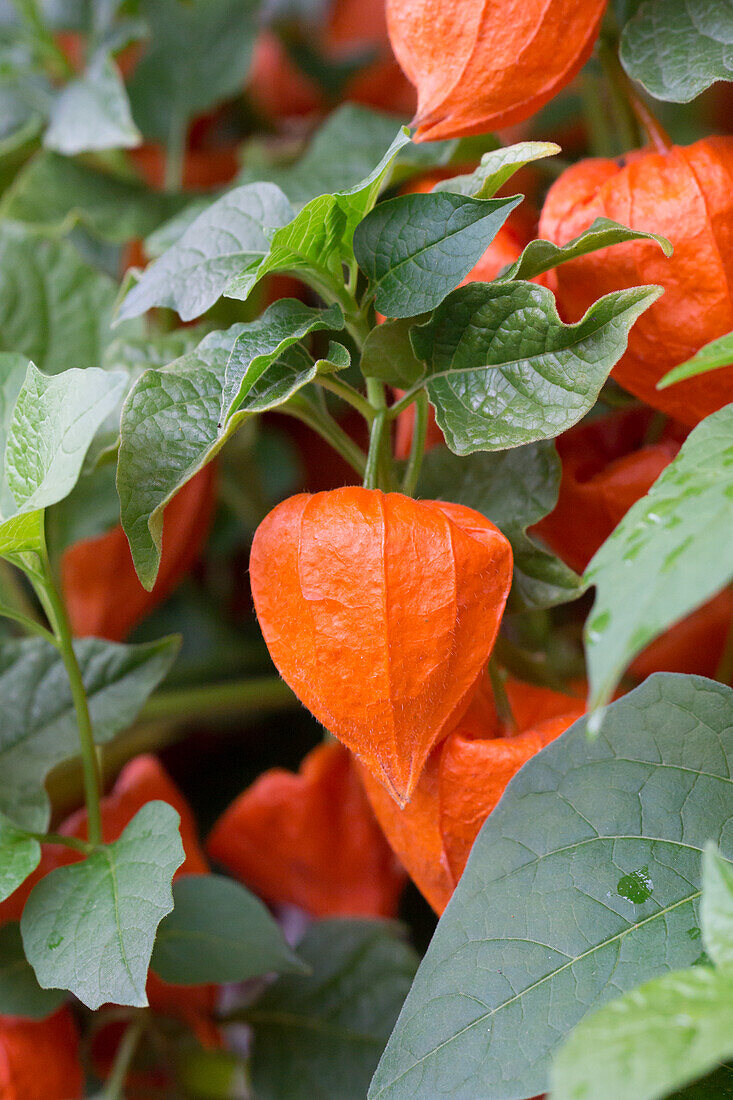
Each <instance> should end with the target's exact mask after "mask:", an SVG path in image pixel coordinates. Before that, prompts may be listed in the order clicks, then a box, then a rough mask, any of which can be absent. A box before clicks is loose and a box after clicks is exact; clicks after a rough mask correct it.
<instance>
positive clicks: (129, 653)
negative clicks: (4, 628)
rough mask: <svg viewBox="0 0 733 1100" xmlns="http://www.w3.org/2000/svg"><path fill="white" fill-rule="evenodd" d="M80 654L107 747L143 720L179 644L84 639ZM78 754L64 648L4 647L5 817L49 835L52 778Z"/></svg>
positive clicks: (39, 642)
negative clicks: (62, 654) (47, 784)
mask: <svg viewBox="0 0 733 1100" xmlns="http://www.w3.org/2000/svg"><path fill="white" fill-rule="evenodd" d="M74 650H75V652H76V656H77V660H78V661H79V665H80V667H81V671H82V677H83V680H84V686H85V688H86V691H87V695H88V698H89V710H90V714H91V718H92V724H93V726H94V735H95V739H96V741H97V743H98V744H100V745H103V744H105V743H107V742H108V741H111V740H112V738H113V737H114V736H115V735H116V734H117V733H119V732H120V731H121V730H123V729H126V728H127V727H128V726H129V725H131V723H132V722H133V721H134V720H135V718H136V716H137V714H138V712H139V710H140V708H141V707H142V705H143V703H144V702H145V700H146V699H147V698H148V696H149V695H150V694H151V692H153V691H154V690H155V688H156V687H157V686H158V684H159V683H160V682H161V680H162V679H163V678H164V676H165V675H166V674H167V672H168V670H169V669H170V667H171V665H172V664H173V661H174V659H175V656H176V653H177V651H178V640H177V639H175V638H165V639H163V640H162V641H160V642H150V643H148V644H146V645H115V644H113V643H112V642H105V641H102V640H101V639H98V638H83V639H81V640H80V641H77V642H75V643H74ZM78 752H79V734H78V731H77V725H76V716H75V710H74V704H73V700H72V698H71V689H70V687H69V682H68V677H67V675H66V670H65V668H64V664H63V661H62V660H61V657H60V655H59V653H58V652H57V650H55V649H54V648H53V646H51V645H49V644H48V643H47V642H45V641H43V639H41V638H27V639H23V640H20V641H18V640H10V639H9V640H6V641H3V642H2V643H0V813H3V814H5V815H7V817H8V818H10V820H11V821H12V822H13V823H14V824H15V825H17V826H18V827H20V828H23V829H28V830H29V831H32V832H43V831H44V830H45V829H46V828H47V827H48V822H49V817H50V807H49V802H48V796H47V794H46V791H45V789H44V786H43V784H44V781H45V779H46V776H47V775H48V773H49V772H50V771H51V769H52V768H53V767H55V765H56V764H59V763H61V761H62V760H67V759H69V758H71V757H74V756H77V755H78Z"/></svg>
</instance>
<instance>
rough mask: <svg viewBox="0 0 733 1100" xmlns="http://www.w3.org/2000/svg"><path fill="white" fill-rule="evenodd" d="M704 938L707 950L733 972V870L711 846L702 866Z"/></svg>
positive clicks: (711, 845)
mask: <svg viewBox="0 0 733 1100" xmlns="http://www.w3.org/2000/svg"><path fill="white" fill-rule="evenodd" d="M702 882H703V890H702V903H701V905H700V917H701V920H702V938H703V943H704V944H705V950H706V951H707V953H708V955H709V956H710V958H711V959H712V960H713V962H714V963H715V965H716V966H717V967H719V968H720V969H725V970H730V969H733V866H731V864H730V863H729V862H728V861H727V860H725V859H721V857H720V854H719V852H718V850H717V848H716V847H715V845H714V844H713V843H712V842H711V843H710V844H708V845H707V847H706V849H705V855H704V856H703V864H702Z"/></svg>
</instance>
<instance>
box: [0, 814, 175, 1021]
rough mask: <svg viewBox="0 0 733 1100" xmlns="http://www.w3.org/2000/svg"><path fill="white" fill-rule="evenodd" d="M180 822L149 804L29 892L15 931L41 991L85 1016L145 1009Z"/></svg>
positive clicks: (169, 902)
mask: <svg viewBox="0 0 733 1100" xmlns="http://www.w3.org/2000/svg"><path fill="white" fill-rule="evenodd" d="M179 822H180V818H179V816H178V814H177V812H176V811H175V810H174V809H173V807H172V806H169V805H168V803H167V802H148V803H147V804H146V805H145V806H143V808H142V809H141V810H138V812H137V813H136V814H135V816H134V817H133V819H132V821H131V822H130V824H129V825H128V826H127V828H126V829H125V830H124V832H123V833H122V835H121V836H120V838H119V840H116V841H114V843H113V844H104V845H102V846H100V847H99V848H96V849H95V850H94V851H93V852H92V853H91V855H88V856H87V857H86V859H84V860H83V862H81V863H73V864H71V865H70V866H68V867H59V868H57V869H56V870H55V871H51V872H50V873H49V874H48V875H46V876H45V878H42V879H41V881H40V882H39V883H37V884H36V886H34V888H33V890H32V891H31V895H30V897H29V898H28V901H27V902H26V905H25V909H24V910H23V916H22V918H21V922H20V931H21V934H22V936H23V946H24V948H25V953H26V957H27V959H28V962H29V963H30V964H31V966H32V967H33V969H34V971H35V973H36V977H37V978H38V982H39V985H40V986H41V987H42V988H43V989H68V990H70V991H71V992H72V993H73V994H74V996H75V997H78V998H79V1000H80V1001H81V1002H82V1003H83V1004H85V1005H86V1006H87V1008H90V1009H92V1010H94V1009H97V1008H99V1007H100V1005H103V1004H106V1003H107V1002H110V1003H112V1004H118V1005H136V1006H140V1007H142V1006H144V1005H147V1003H148V998H147V994H146V992H145V982H146V980H147V976H148V966H149V964H150V956H151V954H152V951H153V943H154V942H155V933H156V931H157V928H158V925H159V924H160V921H161V920H162V919H163V917H164V916H165V915H166V914H167V913H170V911H171V909H172V908H173V892H172V890H171V882H172V880H173V875H174V873H175V871H176V870H177V868H178V867H180V866H181V864H182V863H183V861H184V859H185V853H184V851H183V844H182V843H181V837H180V833H179V831H178V825H179Z"/></svg>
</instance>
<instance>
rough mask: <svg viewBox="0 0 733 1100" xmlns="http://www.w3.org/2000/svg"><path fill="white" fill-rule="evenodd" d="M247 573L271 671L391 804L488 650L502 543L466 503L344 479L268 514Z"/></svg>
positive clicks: (442, 730) (508, 576)
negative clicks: (372, 777)
mask: <svg viewBox="0 0 733 1100" xmlns="http://www.w3.org/2000/svg"><path fill="white" fill-rule="evenodd" d="M250 580H251V583H252V594H253V596H254V602H255V608H256V610H257V617H258V619H259V622H260V626H261V628H262V633H263V635H264V637H265V641H266V642H267V646H268V648H269V650H270V655H271V656H272V659H273V661H274V662H275V664H276V666H277V668H278V669H279V671H280V673H281V675H282V677H283V679H284V680H285V681H286V682H287V683H288V684H289V685H290V687H291V688H292V689H293V691H294V692H295V693H296V694H297V695H298V697H299V698H300V699H301V700H302V702H304V703H305V705H306V706H307V707H308V709H309V710H310V711H312V713H313V714H314V715H315V716H316V718H317V719H318V720H319V721H320V722H322V723H323V725H324V726H325V727H326V729H328V730H330V732H331V733H333V734H334V735H335V736H336V737H338V738H339V739H340V740H341V741H342V742H343V743H344V744H345V745H346V746H347V747H348V748H350V749H351V750H352V751H353V752H354V753H355V754H356V756H357V757H358V758H359V759H360V760H361V761H362V762H363V763H364V764H366V766H367V767H368V768H370V769H371V770H372V771H373V773H374V775H375V776H376V777H377V778H378V779H379V780H380V782H382V783H384V784H385V786H386V787H387V788H388V789H389V791H390V793H391V794H392V795H393V796H394V797H395V798H396V799H397V800H398V801H400V802H402V803H404V802H405V801H406V800H407V799H409V797H410V795H411V794H412V792H413V790H414V788H415V784H416V783H417V780H418V777H419V775H420V772H421V771H422V768H423V766H424V764H425V760H426V759H427V756H428V754H429V752H430V750H431V749H432V747H433V746H434V745H435V744H436V742H437V741H439V740H440V739H441V737H443V736H444V735H445V734H446V733H447V732H448V731H449V730H450V729H451V727H452V726H453V725H455V723H456V722H457V720H458V719H459V718H460V716H461V714H462V713H463V711H464V710H465V709H466V706H467V705H468V702H469V699H470V696H471V692H472V690H473V689H474V686H475V684H476V681H477V679H478V677H479V674H480V672H481V670H482V668H483V666H484V665H485V663H486V661H487V659H488V656H489V653H490V652H491V648H492V646H493V644H494V639H495V637H496V633H497V631H498V628H499V623H500V620H501V616H502V613H503V610H504V605H505V603H506V599H507V596H508V594H509V588H510V586H511V580H512V552H511V547H510V545H509V543H508V541H507V540H506V539H505V538H504V536H503V535H502V534H501V532H500V531H498V530H497V528H496V527H494V525H493V524H492V523H490V522H489V521H488V520H487V519H486V518H485V517H484V516H482V515H480V514H479V513H478V512H474V511H472V510H471V509H470V508H464V507H462V506H461V505H457V504H447V503H442V502H438V501H416V500H411V499H410V498H409V497H406V496H403V495H402V494H401V493H388V494H384V493H382V492H380V491H379V490H372V489H363V488H361V487H357V486H352V487H347V488H342V489H334V490H333V491H331V492H326V493H317V494H315V495H314V496H308V495H307V494H301V495H299V496H295V497H291V498H290V499H289V500H286V501H284V502H283V503H282V504H279V505H278V506H277V507H276V508H275V509H274V510H273V511H272V512H270V514H269V515H268V516H267V517H266V518H265V519H264V520H263V522H262V523H261V524H260V526H259V528H258V529H257V532H256V534H255V538H254V542H253V545H252V554H251V558H250Z"/></svg>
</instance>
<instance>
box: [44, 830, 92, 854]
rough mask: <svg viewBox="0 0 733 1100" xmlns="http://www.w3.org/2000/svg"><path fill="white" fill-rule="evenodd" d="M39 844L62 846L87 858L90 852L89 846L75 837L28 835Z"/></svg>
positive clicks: (51, 834) (55, 834)
mask: <svg viewBox="0 0 733 1100" xmlns="http://www.w3.org/2000/svg"><path fill="white" fill-rule="evenodd" d="M28 836H30V837H33V839H34V840H37V841H38V843H39V844H63V846H64V848H73V849H74V851H75V852H82V853H83V854H84V855H85V856H88V855H89V853H90V852H91V850H92V846H91V844H87V842H86V841H85V840H77V838H76V837H75V836H62V835H61V833H28Z"/></svg>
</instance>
